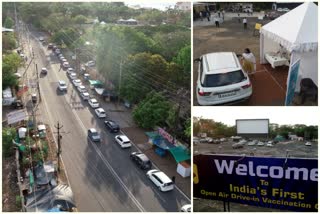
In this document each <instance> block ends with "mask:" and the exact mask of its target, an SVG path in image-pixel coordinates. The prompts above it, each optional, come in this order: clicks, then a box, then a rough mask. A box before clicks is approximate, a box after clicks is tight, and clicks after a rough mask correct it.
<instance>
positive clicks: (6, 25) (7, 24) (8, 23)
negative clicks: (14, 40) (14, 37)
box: [3, 16, 14, 28]
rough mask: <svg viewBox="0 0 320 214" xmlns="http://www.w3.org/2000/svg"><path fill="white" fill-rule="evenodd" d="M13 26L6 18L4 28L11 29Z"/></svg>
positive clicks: (11, 20)
mask: <svg viewBox="0 0 320 214" xmlns="http://www.w3.org/2000/svg"><path fill="white" fill-rule="evenodd" d="M13 25H14V21H13V19H12V18H11V17H9V16H7V18H6V20H5V21H4V24H3V26H4V27H6V28H12V27H13Z"/></svg>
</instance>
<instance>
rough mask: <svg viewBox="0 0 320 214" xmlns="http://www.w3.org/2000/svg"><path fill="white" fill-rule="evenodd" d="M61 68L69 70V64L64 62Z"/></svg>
mask: <svg viewBox="0 0 320 214" xmlns="http://www.w3.org/2000/svg"><path fill="white" fill-rule="evenodd" d="M62 67H63V68H64V69H68V68H70V64H69V62H64V63H63V64H62Z"/></svg>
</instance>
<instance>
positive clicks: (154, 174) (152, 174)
mask: <svg viewBox="0 0 320 214" xmlns="http://www.w3.org/2000/svg"><path fill="white" fill-rule="evenodd" d="M147 176H148V178H149V179H150V180H151V181H152V182H153V183H154V184H155V185H156V186H157V187H158V188H159V190H160V191H162V192H165V191H170V190H173V189H174V184H173V182H172V180H171V179H170V178H169V177H168V176H167V175H166V174H164V173H163V172H161V171H159V170H157V169H152V170H149V171H148V172H147Z"/></svg>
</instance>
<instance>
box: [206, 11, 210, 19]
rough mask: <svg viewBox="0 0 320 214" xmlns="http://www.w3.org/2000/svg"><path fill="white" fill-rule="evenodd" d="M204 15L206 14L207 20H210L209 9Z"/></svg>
mask: <svg viewBox="0 0 320 214" xmlns="http://www.w3.org/2000/svg"><path fill="white" fill-rule="evenodd" d="M206 16H207V19H208V22H210V13H209V11H207V12H206Z"/></svg>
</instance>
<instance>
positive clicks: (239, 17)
mask: <svg viewBox="0 0 320 214" xmlns="http://www.w3.org/2000/svg"><path fill="white" fill-rule="evenodd" d="M238 21H239V23H241V19H240V13H238Z"/></svg>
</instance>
